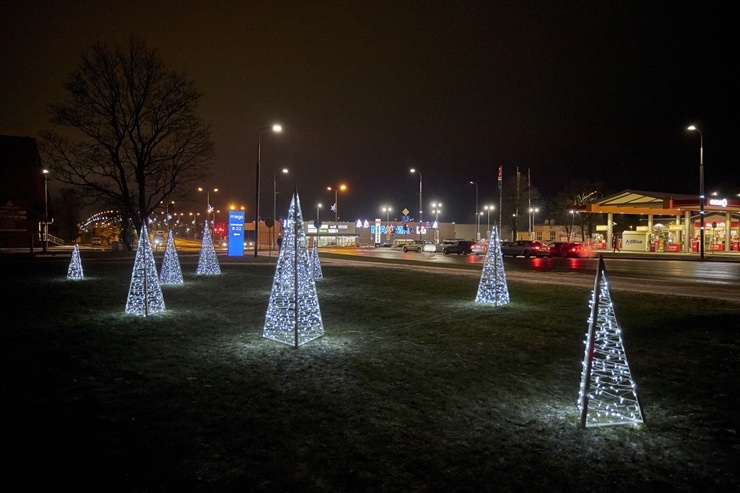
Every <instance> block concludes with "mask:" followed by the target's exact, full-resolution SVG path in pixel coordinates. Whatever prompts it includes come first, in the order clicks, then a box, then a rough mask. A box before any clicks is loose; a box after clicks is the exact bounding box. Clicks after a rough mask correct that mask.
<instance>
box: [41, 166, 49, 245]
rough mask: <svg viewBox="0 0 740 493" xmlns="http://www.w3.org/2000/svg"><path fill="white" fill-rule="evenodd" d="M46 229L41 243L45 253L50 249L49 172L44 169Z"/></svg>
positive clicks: (43, 230)
mask: <svg viewBox="0 0 740 493" xmlns="http://www.w3.org/2000/svg"><path fill="white" fill-rule="evenodd" d="M42 173H43V174H44V227H43V228H42V229H41V231H42V233H43V235H44V238H43V240H44V241H43V242H42V243H41V245H42V249H43V251H44V253H46V251H47V249H48V248H49V170H48V169H44V170H43V171H42Z"/></svg>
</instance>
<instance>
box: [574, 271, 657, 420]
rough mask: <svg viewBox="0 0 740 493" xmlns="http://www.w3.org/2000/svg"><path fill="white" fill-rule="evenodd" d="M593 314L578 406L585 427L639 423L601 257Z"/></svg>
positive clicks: (632, 386) (591, 302)
mask: <svg viewBox="0 0 740 493" xmlns="http://www.w3.org/2000/svg"><path fill="white" fill-rule="evenodd" d="M589 308H590V309H591V315H590V317H589V319H588V332H587V333H586V341H585V345H586V352H585V355H584V358H583V373H582V375H581V388H580V391H579V395H578V409H579V410H580V412H581V426H582V427H584V428H590V427H595V426H614V425H637V424H639V423H642V422H643V417H642V410H641V409H640V403H639V401H638V400H637V392H636V387H635V382H634V380H633V379H632V374H631V372H630V368H629V365H628V364H627V356H626V354H625V351H624V343H623V341H622V330H621V328H620V327H619V323H618V322H617V317H616V314H615V311H614V305H613V304H612V299H611V291H610V289H609V281H608V279H607V276H606V267H605V266H604V258H603V257H600V258H599V269H598V271H597V273H596V281H595V282H594V290H593V291H592V295H591V301H590V303H589Z"/></svg>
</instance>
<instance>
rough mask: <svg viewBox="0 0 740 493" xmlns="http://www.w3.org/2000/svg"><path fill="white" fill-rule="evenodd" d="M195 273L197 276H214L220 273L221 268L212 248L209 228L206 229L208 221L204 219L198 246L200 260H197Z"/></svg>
mask: <svg viewBox="0 0 740 493" xmlns="http://www.w3.org/2000/svg"><path fill="white" fill-rule="evenodd" d="M195 273H196V274H198V275H201V274H204V275H214V274H220V273H221V267H220V266H219V265H218V257H216V249H215V248H213V240H212V239H211V228H209V227H208V219H206V224H205V227H204V228H203V241H202V242H201V244H200V258H199V259H198V268H197V269H196V271H195Z"/></svg>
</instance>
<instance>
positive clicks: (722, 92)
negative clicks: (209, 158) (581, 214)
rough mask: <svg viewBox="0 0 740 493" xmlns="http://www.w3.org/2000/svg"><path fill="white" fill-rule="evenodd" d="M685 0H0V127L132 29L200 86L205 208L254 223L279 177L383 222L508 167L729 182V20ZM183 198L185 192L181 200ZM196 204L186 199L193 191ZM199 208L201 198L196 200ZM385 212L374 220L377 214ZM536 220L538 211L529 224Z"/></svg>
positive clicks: (27, 127) (724, 185) (34, 116)
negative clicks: (211, 154) (235, 210)
mask: <svg viewBox="0 0 740 493" xmlns="http://www.w3.org/2000/svg"><path fill="white" fill-rule="evenodd" d="M720 5H722V4H720V3H716V2H697V1H691V2H687V1H671V2H660V1H657V2H656V1H646V0H641V1H626V0H620V1H593V0H592V1H557V2H556V1H548V2H545V1H541V2H540V1H511V2H497V1H490V2H483V1H480V2H472V1H455V2H441V1H439V2H437V1H434V2H432V1H429V2H411V1H389V2H375V1H369V0H366V1H362V2H360V1H350V0H347V1H341V2H324V1H314V2H281V1H264V2H252V1H243V0H242V1H218V0H214V1H210V2H203V1H199V2H198V1H182V0H181V1H171V2H164V1H130V0H129V1H104V0H96V1H34V0H19V1H6V0H0V134H3V135H18V136H32V137H37V136H38V132H39V131H40V130H43V129H49V128H51V126H50V124H49V123H48V114H47V112H46V105H47V104H48V103H51V102H56V101H59V100H60V98H62V97H64V89H63V83H64V81H65V78H66V76H67V74H69V73H70V72H72V71H73V70H75V69H76V68H77V66H78V64H79V61H80V56H81V54H82V53H83V52H85V51H87V50H89V49H90V47H91V46H92V45H93V44H94V43H95V42H97V41H103V42H105V43H106V44H108V45H109V46H110V47H111V48H112V47H115V46H122V45H123V44H124V43H125V40H126V38H127V37H128V36H129V35H131V34H133V35H136V36H138V37H141V38H142V39H144V40H145V42H146V43H147V45H148V46H149V47H151V48H155V49H157V51H158V52H159V54H160V55H161V56H162V58H163V59H164V61H165V63H166V65H167V68H169V69H173V70H177V71H181V72H184V73H185V74H187V76H188V77H189V78H191V79H193V80H194V81H195V83H196V85H197V87H198V89H199V90H200V91H202V92H203V94H204V96H203V98H202V100H201V111H200V115H201V117H202V118H203V120H204V122H205V123H206V124H208V125H209V126H210V127H211V130H212V139H213V141H214V142H215V145H216V152H217V157H216V159H215V161H214V163H213V166H212V170H213V176H212V178H211V179H210V180H209V181H208V182H207V183H204V187H209V188H213V187H218V188H219V189H220V191H219V193H218V194H217V197H212V200H211V201H212V203H213V204H214V205H215V206H216V207H219V208H225V207H226V206H227V204H229V203H235V204H238V205H246V207H247V217H248V218H249V217H251V215H252V214H253V213H254V189H255V167H256V161H257V134H258V131H259V129H260V128H262V127H266V126H270V125H271V124H272V123H274V122H279V123H281V124H282V125H283V127H284V129H285V130H284V132H283V133H282V134H280V135H273V134H271V133H270V132H268V131H264V132H262V139H261V142H262V194H261V196H262V202H261V204H262V205H261V208H262V216H263V217H266V216H271V215H272V181H273V173H274V172H275V171H276V170H278V169H281V168H283V167H287V168H289V169H290V174H289V175H288V176H285V177H283V176H280V175H279V176H278V192H280V195H279V196H278V213H279V214H280V213H281V211H282V213H283V214H284V213H285V211H286V210H287V200H288V197H289V193H290V191H292V189H293V186H294V185H297V186H298V192H299V194H300V197H301V202H302V205H303V211H304V215H305V216H307V217H313V216H314V215H315V214H316V203H317V202H321V203H322V204H324V206H323V209H322V218H323V219H324V220H328V219H330V218H333V213H332V212H330V211H329V205H331V203H332V202H333V199H334V195H333V193H329V192H327V191H326V187H327V186H335V185H337V184H340V183H344V184H346V185H347V186H348V190H347V191H346V192H340V194H339V216H340V219H344V220H356V219H357V218H363V219H371V218H374V217H383V218H384V217H385V215H384V214H383V213H382V212H380V209H381V207H383V206H386V205H387V206H392V207H393V209H394V211H399V210H401V209H403V208H404V207H405V208H408V209H409V210H412V211H416V210H417V209H418V195H417V194H418V190H419V176H418V174H411V173H410V172H409V169H410V168H411V167H414V168H417V169H418V170H420V171H421V173H422V177H423V198H424V208H425V218H426V219H428V218H429V217H431V213H430V209H431V208H430V206H429V204H431V203H432V202H442V203H443V207H442V209H443V212H442V214H441V215H440V219H441V220H444V221H457V222H472V221H473V219H472V217H473V213H474V210H475V187H474V186H473V185H470V183H469V182H470V181H471V180H472V181H475V182H477V183H478V185H479V206H480V208H481V209H482V207H483V205H486V204H497V203H498V196H497V192H496V178H497V170H498V167H499V166H503V170H504V180H509V179H513V177H514V174H515V170H516V168H517V167H518V168H519V169H520V170H521V171H522V173H523V174H525V175H526V173H527V170H529V171H530V173H531V180H532V185H533V186H534V187H536V188H538V189H539V190H540V191H541V192H542V193H543V195H544V196H545V197H546V198H553V197H554V196H555V194H556V193H557V192H559V191H560V190H561V189H562V187H563V186H564V185H565V184H566V183H568V182H569V181H572V180H576V179H579V180H590V181H602V182H606V183H607V184H608V186H609V188H610V189H611V190H612V191H615V192H616V191H620V190H622V189H625V188H632V189H637V190H649V191H661V192H674V193H691V194H696V193H698V188H699V185H698V181H699V178H698V177H699V172H698V171H699V148H700V138H699V135H698V134H697V133H696V132H689V131H687V130H686V127H687V126H688V125H690V124H695V125H697V126H698V127H699V128H700V130H701V132H702V134H703V137H704V164H705V176H706V190H707V193H709V192H711V191H712V190H713V189H715V188H719V189H720V191H721V192H722V193H723V195H725V196H727V197H730V196H733V195H735V194H737V193H738V192H740V176H739V173H738V162H739V161H740V159H738V153H739V152H740V149H739V148H738V145H737V141H738V137H739V136H740V133H739V130H740V124H738V120H739V119H740V111H738V110H739V109H740V108H739V106H740V105H739V104H738V99H739V98H738V96H737V91H738V88H739V87H740V77H739V76H738V75H737V74H738V69H737V64H738V61H740V53H738V52H739V51H740V39H739V38H740V34H739V33H740V29H738V26H737V24H736V22H737V21H736V16H735V15H734V13H733V10H734V9H731V8H730V7H728V6H727V4H726V3H725V4H724V5H725V6H724V7H720ZM195 195H196V194H195V193H194V198H198V197H196V196H195ZM201 199H202V197H201ZM203 203H205V201H204V200H203ZM398 216H400V212H395V213H394V214H391V218H393V217H398ZM543 219H544V218H543Z"/></svg>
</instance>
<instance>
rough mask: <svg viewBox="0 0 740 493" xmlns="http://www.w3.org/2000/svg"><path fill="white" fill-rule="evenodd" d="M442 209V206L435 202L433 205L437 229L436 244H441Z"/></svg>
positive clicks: (435, 233)
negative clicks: (440, 221)
mask: <svg viewBox="0 0 740 493" xmlns="http://www.w3.org/2000/svg"><path fill="white" fill-rule="evenodd" d="M441 209H442V204H440V203H438V202H435V203H433V204H432V212H433V213H434V223H435V224H436V226H437V227H436V228H435V230H434V242H435V243H439V213H440V211H441Z"/></svg>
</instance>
